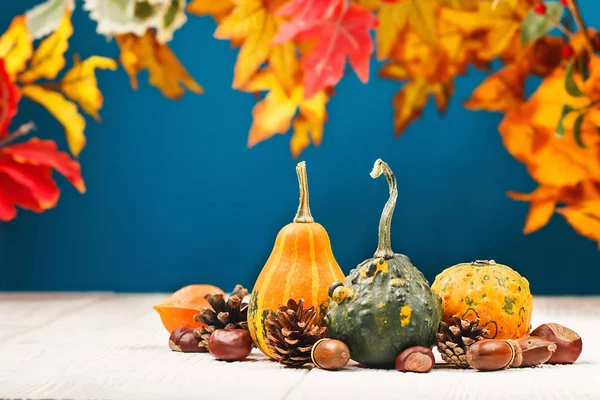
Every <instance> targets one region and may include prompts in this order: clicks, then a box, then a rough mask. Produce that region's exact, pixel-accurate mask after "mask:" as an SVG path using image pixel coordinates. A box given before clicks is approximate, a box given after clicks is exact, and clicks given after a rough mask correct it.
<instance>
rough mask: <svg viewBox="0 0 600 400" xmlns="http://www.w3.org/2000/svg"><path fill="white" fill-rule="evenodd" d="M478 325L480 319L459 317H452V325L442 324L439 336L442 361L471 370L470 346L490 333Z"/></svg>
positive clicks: (438, 344) (438, 343) (438, 345)
mask: <svg viewBox="0 0 600 400" xmlns="http://www.w3.org/2000/svg"><path fill="white" fill-rule="evenodd" d="M478 325H479V319H475V320H473V321H469V320H466V319H461V318H460V317H459V316H458V315H455V316H453V317H452V325H448V324H446V323H445V322H442V323H441V324H440V330H439V332H438V334H437V347H438V350H439V351H440V354H441V355H442V359H443V360H444V361H446V362H447V363H449V364H454V365H456V366H457V367H459V368H469V364H468V363H467V356H466V354H467V350H468V349H469V346H471V345H472V344H473V343H475V342H477V341H479V340H482V339H485V338H484V337H483V336H484V335H489V333H490V331H488V330H487V329H484V328H479V326H478Z"/></svg>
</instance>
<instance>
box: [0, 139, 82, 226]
mask: <svg viewBox="0 0 600 400" xmlns="http://www.w3.org/2000/svg"><path fill="white" fill-rule="evenodd" d="M52 169H55V170H56V171H58V172H59V173H61V174H62V175H64V176H65V178H67V180H68V181H69V182H71V184H73V186H75V188H76V189H77V190H79V191H80V192H81V193H84V192H85V185H84V182H83V178H82V177H81V167H80V165H79V163H78V162H76V161H73V160H71V158H70V157H69V155H68V154H67V153H62V152H59V151H58V147H57V146H56V143H54V141H52V140H39V139H38V138H33V139H30V140H29V141H27V142H24V143H18V144H13V145H11V146H7V147H3V148H1V149H0V220H2V221H9V220H11V219H13V218H14V217H15V216H16V208H15V206H19V207H22V208H26V209H29V210H32V211H36V212H41V211H43V210H46V209H49V208H52V207H54V206H55V205H56V202H57V201H58V197H59V195H60V190H59V189H58V187H57V186H56V183H55V182H54V180H53V179H52Z"/></svg>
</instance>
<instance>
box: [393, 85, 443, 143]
mask: <svg viewBox="0 0 600 400" xmlns="http://www.w3.org/2000/svg"><path fill="white" fill-rule="evenodd" d="M448 87H451V85H449V86H448V84H444V83H432V82H428V81H427V80H425V79H416V80H412V81H409V82H407V83H406V84H405V85H404V86H403V87H402V88H401V89H400V91H398V93H397V94H396V96H394V100H393V105H394V109H395V110H396V112H395V115H394V131H395V132H396V135H397V136H398V135H400V134H401V133H402V132H404V130H405V129H406V127H407V126H408V124H410V123H411V122H413V121H414V120H415V119H417V118H419V117H420V116H421V113H422V111H423V108H425V105H426V104H427V100H428V98H429V96H430V95H433V96H435V98H436V103H437V105H438V109H439V110H440V112H443V111H444V110H445V107H446V104H447V99H448V96H449V95H450V92H449V91H448Z"/></svg>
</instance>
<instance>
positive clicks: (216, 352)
mask: <svg viewBox="0 0 600 400" xmlns="http://www.w3.org/2000/svg"><path fill="white" fill-rule="evenodd" d="M208 351H210V354H212V356H213V357H215V358H216V359H219V360H223V361H240V360H243V359H244V358H246V357H248V355H249V354H250V352H251V351H252V339H250V335H249V334H248V331H246V330H244V329H217V330H216V331H214V332H213V333H212V335H210V338H209V339H208Z"/></svg>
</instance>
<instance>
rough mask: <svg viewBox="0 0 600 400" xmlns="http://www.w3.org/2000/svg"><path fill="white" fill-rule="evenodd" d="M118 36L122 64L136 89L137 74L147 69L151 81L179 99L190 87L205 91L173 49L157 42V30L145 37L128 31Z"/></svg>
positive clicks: (146, 34)
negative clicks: (155, 32)
mask: <svg viewBox="0 0 600 400" xmlns="http://www.w3.org/2000/svg"><path fill="white" fill-rule="evenodd" d="M116 39H117V43H118V45H119V48H120V49H121V56H120V60H121V63H122V64H123V68H125V71H127V74H128V75H129V77H130V80H131V86H132V87H133V88H134V89H137V87H138V82H137V74H138V73H139V72H140V71H141V70H144V69H147V70H148V73H149V75H150V79H149V82H150V84H151V85H152V86H155V87H157V88H158V89H159V90H160V91H161V93H162V94H163V95H164V96H166V97H168V98H170V99H174V100H177V99H179V98H180V97H181V96H183V94H184V93H185V91H186V90H189V91H191V92H193V93H197V94H200V93H203V89H202V87H201V86H200V85H199V84H198V83H197V82H196V81H195V80H194V79H193V78H192V77H191V76H190V74H189V73H188V72H187V71H186V69H185V68H184V67H183V66H182V65H181V63H180V62H179V60H178V59H177V57H175V54H173V52H172V51H171V49H169V47H168V46H167V45H164V44H161V43H158V42H157V40H156V37H155V34H154V32H153V31H147V32H146V33H145V35H144V36H142V37H138V36H136V35H133V34H126V35H118V36H116Z"/></svg>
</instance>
